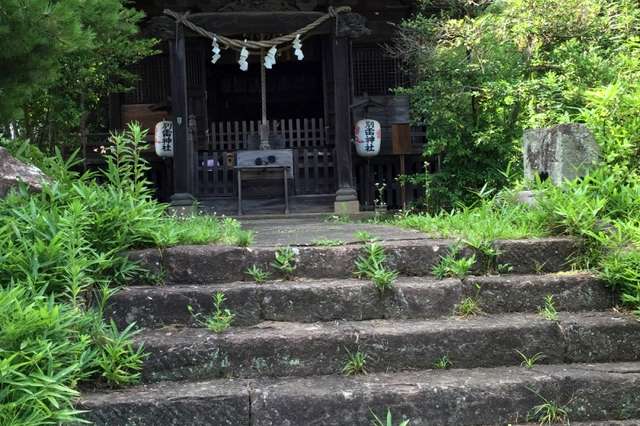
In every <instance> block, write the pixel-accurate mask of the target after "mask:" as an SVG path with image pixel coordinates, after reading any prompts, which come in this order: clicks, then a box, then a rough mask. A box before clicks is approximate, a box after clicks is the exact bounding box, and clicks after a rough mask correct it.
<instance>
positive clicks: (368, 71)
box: [353, 46, 408, 96]
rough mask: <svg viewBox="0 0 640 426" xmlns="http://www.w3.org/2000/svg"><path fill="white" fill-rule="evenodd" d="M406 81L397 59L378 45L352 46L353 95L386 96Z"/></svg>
mask: <svg viewBox="0 0 640 426" xmlns="http://www.w3.org/2000/svg"><path fill="white" fill-rule="evenodd" d="M407 82H408V76H407V73H406V72H405V71H404V70H403V68H402V64H401V62H400V60H399V59H397V58H392V57H389V56H387V55H385V54H384V50H383V49H382V48H381V47H379V46H374V47H363V46H354V47H353V84H354V92H355V93H354V95H355V96H363V95H364V94H365V93H366V94H367V95H370V96H386V95H390V94H391V92H390V91H391V89H394V88H396V87H399V86H402V85H404V84H406V83H407Z"/></svg>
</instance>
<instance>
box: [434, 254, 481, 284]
mask: <svg viewBox="0 0 640 426" xmlns="http://www.w3.org/2000/svg"><path fill="white" fill-rule="evenodd" d="M459 253H460V248H459V247H457V246H456V247H452V248H451V249H450V251H449V254H447V255H446V256H441V257H440V263H438V264H437V265H436V266H434V267H433V270H432V272H433V275H435V276H436V277H437V278H438V279H444V278H460V279H462V278H466V277H467V276H468V275H469V274H470V271H471V268H473V266H474V265H475V264H476V256H475V254H474V255H471V257H460V254H459Z"/></svg>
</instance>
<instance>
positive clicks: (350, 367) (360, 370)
mask: <svg viewBox="0 0 640 426" xmlns="http://www.w3.org/2000/svg"><path fill="white" fill-rule="evenodd" d="M344 350H345V351H347V362H346V364H345V365H344V367H343V368H342V373H343V374H344V375H346V376H355V375H357V374H367V370H366V368H365V367H366V364H367V358H368V357H367V355H366V354H364V353H362V352H360V351H356V352H354V353H351V352H350V351H349V349H347V348H344Z"/></svg>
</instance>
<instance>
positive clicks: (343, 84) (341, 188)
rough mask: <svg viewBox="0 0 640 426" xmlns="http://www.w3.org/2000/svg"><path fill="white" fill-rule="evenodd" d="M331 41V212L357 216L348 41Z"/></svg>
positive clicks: (338, 38)
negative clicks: (334, 180) (333, 197)
mask: <svg viewBox="0 0 640 426" xmlns="http://www.w3.org/2000/svg"><path fill="white" fill-rule="evenodd" d="M332 42H333V43H332V44H333V81H334V108H335V123H334V126H335V146H336V172H337V173H336V174H337V177H338V191H337V192H336V200H335V203H334V210H335V212H336V213H339V214H340V213H342V214H348V213H357V212H358V211H360V203H359V201H358V195H357V193H356V190H355V188H354V182H353V160H352V155H351V151H352V148H351V133H352V129H351V40H350V38H349V37H347V36H334V37H333V40H332Z"/></svg>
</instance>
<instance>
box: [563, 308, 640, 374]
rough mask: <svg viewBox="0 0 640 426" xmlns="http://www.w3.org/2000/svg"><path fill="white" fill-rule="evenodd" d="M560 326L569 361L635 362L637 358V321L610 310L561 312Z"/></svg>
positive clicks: (639, 352)
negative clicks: (599, 311)
mask: <svg viewBox="0 0 640 426" xmlns="http://www.w3.org/2000/svg"><path fill="white" fill-rule="evenodd" d="M559 324H560V327H561V329H562V333H563V335H564V341H565V346H566V355H565V360H566V361H570V362H608V361H612V360H614V358H615V360H616V361H635V360H637V359H639V358H640V321H638V319H637V318H636V317H634V316H632V315H630V314H629V315H621V314H617V313H614V312H609V313H607V312H603V313H597V312H588V313H584V314H582V315H579V316H577V315H571V314H566V313H562V314H561V315H560V323H559Z"/></svg>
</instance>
